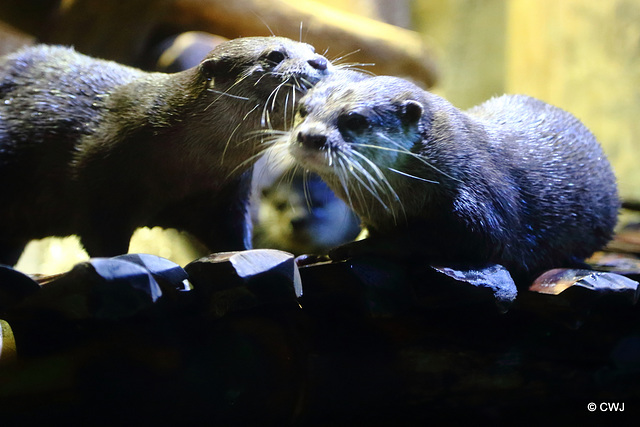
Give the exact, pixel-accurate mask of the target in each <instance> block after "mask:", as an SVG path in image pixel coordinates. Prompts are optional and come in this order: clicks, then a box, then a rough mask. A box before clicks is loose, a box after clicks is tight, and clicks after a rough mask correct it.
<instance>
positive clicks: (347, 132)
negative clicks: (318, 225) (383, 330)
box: [289, 73, 620, 277]
mask: <svg viewBox="0 0 640 427" xmlns="http://www.w3.org/2000/svg"><path fill="white" fill-rule="evenodd" d="M289 147H290V151H291V153H292V155H293V156H294V157H295V158H296V160H297V162H298V163H299V164H300V165H301V166H302V167H304V168H306V169H308V170H311V171H313V172H316V173H317V174H319V175H320V176H321V177H322V178H323V179H324V180H325V181H326V182H327V183H328V185H329V186H330V187H331V188H332V189H333V190H334V191H335V192H336V193H337V194H338V195H339V196H340V197H342V198H343V199H344V200H345V201H346V202H347V203H348V204H349V205H350V206H351V207H352V208H353V209H354V211H355V212H356V213H357V214H358V216H359V217H360V218H361V220H362V223H363V225H364V226H365V227H366V228H367V230H368V231H369V234H370V236H371V239H372V240H369V242H375V239H376V238H377V239H379V238H381V237H382V238H384V239H386V240H390V239H391V240H393V239H396V240H398V241H400V242H402V243H401V245H405V248H404V249H406V245H407V244H408V245H409V246H411V248H413V249H418V250H419V252H421V253H423V254H426V255H428V257H429V259H431V260H432V262H435V263H450V264H457V265H460V264H463V265H464V264H465V263H468V264H486V263H495V264H501V265H503V266H504V267H506V268H507V269H509V271H510V272H512V275H514V277H523V276H526V277H529V276H530V275H533V274H537V273H539V272H541V271H543V270H546V269H549V268H555V267H563V266H574V265H577V264H579V263H580V262H581V261H583V260H584V259H585V258H586V257H588V256H590V255H591V254H592V253H593V252H594V251H596V250H598V249H600V248H602V247H603V246H604V245H605V244H606V243H607V241H608V240H609V239H610V238H611V237H612V233H613V229H614V226H615V224H616V220H617V214H618V209H619V206H620V203H619V200H618V196H617V188H616V180H615V176H614V174H613V172H612V169H611V167H610V165H609V162H608V161H607V159H606V157H605V154H604V153H603V151H602V149H601V147H600V145H599V144H598V142H597V141H596V139H595V138H594V136H593V135H592V134H591V132H589V130H588V129H587V128H586V127H585V126H584V125H583V124H582V123H581V122H580V121H579V120H578V119H577V118H575V117H574V116H573V115H571V114H570V113H568V112H566V111H563V110H562V109H560V108H557V107H554V106H552V105H549V104H547V103H544V102H542V101H540V100H537V99H534V98H531V97H528V96H523V95H504V96H500V97H497V98H494V99H491V100H489V101H486V102H484V103H482V104H480V105H478V106H477V107H474V108H472V109H470V110H468V111H460V110H458V109H457V108H455V107H454V106H453V105H451V104H450V103H449V102H447V101H446V100H445V99H443V98H441V97H439V96H436V95H434V94H432V93H430V92H427V91H425V90H422V89H421V88H419V87H417V86H415V85H414V84H412V83H410V82H408V81H406V80H403V79H400V78H395V77H385V76H380V77H372V78H361V77H358V78H356V79H354V78H353V77H352V75H351V74H346V75H345V74H343V73H337V74H334V75H333V76H331V77H330V78H329V79H327V80H325V81H323V82H322V83H320V84H319V85H318V86H317V87H315V88H314V89H312V90H311V91H310V92H309V93H307V95H305V97H304V98H303V99H302V100H301V101H300V104H299V116H298V118H297V125H296V127H295V128H294V129H293V131H292V132H291V134H290V145H289ZM367 240H368V239H365V240H363V241H361V242H355V243H354V246H353V247H352V248H351V249H350V250H351V251H355V253H358V250H356V248H358V247H360V249H359V251H363V250H364V251H366V250H365V249H366V247H367V246H366V245H371V243H369V242H368V241H367ZM351 253H354V252H351Z"/></svg>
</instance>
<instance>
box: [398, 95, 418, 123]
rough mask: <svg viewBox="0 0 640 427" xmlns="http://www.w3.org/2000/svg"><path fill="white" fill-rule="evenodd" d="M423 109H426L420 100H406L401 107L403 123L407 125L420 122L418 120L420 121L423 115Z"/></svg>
mask: <svg viewBox="0 0 640 427" xmlns="http://www.w3.org/2000/svg"><path fill="white" fill-rule="evenodd" d="M423 111H424V109H423V107H422V104H420V103H419V102H418V101H414V100H411V99H409V100H407V101H404V102H403V103H402V106H401V109H400V118H401V119H402V124H404V125H405V126H411V125H414V124H416V123H418V121H420V118H421V117H422V113H423Z"/></svg>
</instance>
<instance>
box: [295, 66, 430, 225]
mask: <svg viewBox="0 0 640 427" xmlns="http://www.w3.org/2000/svg"><path fill="white" fill-rule="evenodd" d="M421 93H423V91H422V90H420V89H419V88H417V87H416V86H414V85H413V84H411V83H409V82H407V81H405V80H401V79H398V78H393V77H371V78H365V77H361V76H356V77H355V78H354V76H353V73H351V74H344V73H342V72H337V73H335V74H334V75H332V76H331V77H330V78H328V79H327V80H325V81H323V82H321V83H319V84H318V86H316V87H315V88H314V89H312V90H311V91H310V92H309V93H308V94H307V95H306V96H305V97H304V98H303V99H302V100H301V101H300V105H299V109H298V117H297V124H296V126H295V128H294V129H293V131H292V133H291V136H290V141H289V150H290V152H291V154H292V155H293V156H294V157H295V158H296V160H297V161H298V163H299V164H300V165H302V166H303V167H305V168H307V169H309V170H311V171H313V172H316V173H318V174H319V175H320V176H321V177H322V178H323V179H324V180H325V181H326V182H327V183H328V184H329V186H330V187H331V188H332V189H333V190H334V191H335V192H336V193H337V194H338V195H340V196H341V197H342V198H343V199H345V201H347V203H349V204H350V205H351V207H352V208H353V209H354V210H355V211H356V213H357V214H358V215H359V216H360V217H361V218H363V220H364V222H365V223H367V224H369V225H370V224H372V223H375V222H376V219H378V218H381V217H387V216H388V217H395V216H396V215H397V214H398V213H399V211H400V210H404V209H405V206H401V205H402V202H401V199H402V195H401V194H399V193H400V190H401V189H402V190H404V189H405V188H407V187H408V186H407V183H406V182H407V181H408V180H413V181H415V182H418V183H420V184H424V181H429V180H428V178H425V177H423V176H417V175H416V174H415V169H416V166H415V164H416V162H417V163H418V164H420V162H422V161H424V159H422V156H421V155H420V154H419V153H418V151H419V149H420V146H421V141H422V134H421V132H422V128H423V127H424V126H425V125H426V120H427V119H426V118H425V116H427V115H428V114H426V113H425V106H424V103H423V101H421V99H422V98H421V96H420V94H421ZM399 181H404V183H400V182H399ZM412 184H413V183H412ZM409 186H410V185H409ZM376 212H378V213H376ZM368 216H369V217H371V218H368Z"/></svg>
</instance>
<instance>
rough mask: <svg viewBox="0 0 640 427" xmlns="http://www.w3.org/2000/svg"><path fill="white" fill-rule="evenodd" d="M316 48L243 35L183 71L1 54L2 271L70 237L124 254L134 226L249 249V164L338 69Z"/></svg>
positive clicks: (93, 249)
mask: <svg viewBox="0 0 640 427" xmlns="http://www.w3.org/2000/svg"><path fill="white" fill-rule="evenodd" d="M332 69H333V66H332V64H331V63H330V62H329V61H328V60H326V59H325V58H324V57H323V56H321V55H319V54H317V53H315V51H314V49H313V47H312V46H310V45H307V44H304V43H299V42H295V41H292V40H289V39H286V38H282V37H247V38H239V39H235V40H230V41H228V42H225V43H222V44H220V45H219V46H217V47H216V48H215V49H213V50H212V51H211V52H210V53H209V54H208V55H207V56H206V58H204V59H203V60H202V62H200V64H199V65H197V66H196V67H193V68H191V69H188V70H185V71H183V72H179V73H174V74H166V73H159V72H144V71H141V70H139V69H134V68H131V67H128V66H124V65H121V64H117V63H114V62H111V61H106V60H101V59H95V58H91V57H88V56H84V55H82V54H79V53H77V52H75V51H74V50H73V49H72V48H68V47H62V46H47V45H37V46H33V47H28V48H25V49H23V50H20V51H18V52H15V53H13V54H10V55H8V56H6V57H3V58H1V59H0V183H1V185H2V189H3V191H2V208H1V209H0V262H2V263H5V264H14V263H15V262H16V260H17V259H18V257H19V255H20V253H21V251H22V249H23V248H24V246H25V244H26V243H27V242H28V241H29V240H31V239H35V238H41V237H45V236H66V235H70V234H77V235H79V236H80V239H81V242H82V244H83V246H84V247H85V249H86V250H87V252H88V253H89V255H90V256H92V257H96V256H114V255H118V254H122V253H125V252H127V248H128V243H129V239H130V236H131V234H132V233H133V231H134V230H135V229H136V228H138V227H140V226H162V227H173V228H177V229H180V230H183V231H186V232H189V233H190V234H192V235H194V236H195V237H196V238H197V239H198V240H200V241H201V242H202V243H204V244H205V245H206V246H207V247H208V248H209V249H210V250H211V251H224V250H240V249H247V248H250V246H251V224H250V221H249V219H248V207H247V204H248V196H249V190H250V175H251V171H250V169H251V166H252V164H253V162H254V160H255V159H256V157H257V156H258V155H259V153H260V152H261V151H262V150H263V149H264V148H265V145H267V144H266V143H267V142H268V141H267V140H268V138H266V137H265V134H264V133H263V132H262V129H265V130H269V129H274V130H278V129H284V126H285V125H286V123H288V122H290V121H291V118H292V117H293V113H294V106H295V104H296V101H297V100H298V99H299V98H300V97H301V95H302V94H304V93H305V92H306V91H307V90H308V89H309V88H310V87H311V86H313V85H314V84H315V83H317V82H318V81H319V80H320V79H322V78H324V77H325V76H327V75H328V74H330V73H331V72H332Z"/></svg>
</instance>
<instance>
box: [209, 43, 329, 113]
mask: <svg viewBox="0 0 640 427" xmlns="http://www.w3.org/2000/svg"><path fill="white" fill-rule="evenodd" d="M332 71H333V65H332V64H331V63H330V62H329V61H328V60H327V59H326V58H325V57H324V56H322V55H319V54H317V53H315V49H314V48H313V46H311V45H308V44H305V43H299V42H295V41H293V40H290V39H287V38H284V37H245V38H238V39H234V40H230V41H228V42H225V43H222V44H220V45H219V46H217V47H216V48H215V49H214V50H212V51H211V52H210V53H209V55H208V56H207V57H206V58H205V59H204V60H203V61H202V62H201V64H200V67H199V72H200V76H201V78H202V79H204V80H205V81H207V82H208V86H209V89H211V90H212V91H214V92H215V93H224V94H226V95H228V96H235V97H239V98H246V99H249V100H252V101H257V102H262V103H269V104H271V105H270V108H272V109H275V107H276V106H280V104H283V103H286V102H294V100H295V99H296V96H298V98H299V97H300V95H302V94H304V93H306V92H307V90H308V89H309V88H311V87H312V86H313V85H315V84H316V83H317V82H318V81H319V80H320V79H322V78H324V77H326V76H327V75H329V74H330V73H331V72H332Z"/></svg>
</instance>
